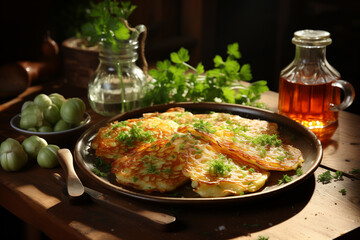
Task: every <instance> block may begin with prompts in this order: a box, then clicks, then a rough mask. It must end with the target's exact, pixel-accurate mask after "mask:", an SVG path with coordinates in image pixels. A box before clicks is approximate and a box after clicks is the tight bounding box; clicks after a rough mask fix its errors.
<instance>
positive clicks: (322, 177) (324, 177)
mask: <svg viewBox="0 0 360 240" xmlns="http://www.w3.org/2000/svg"><path fill="white" fill-rule="evenodd" d="M332 178H333V176H332V175H331V173H330V171H326V172H324V173H322V174H319V176H318V177H317V181H318V182H322V183H323V184H327V183H330V182H331V180H332Z"/></svg>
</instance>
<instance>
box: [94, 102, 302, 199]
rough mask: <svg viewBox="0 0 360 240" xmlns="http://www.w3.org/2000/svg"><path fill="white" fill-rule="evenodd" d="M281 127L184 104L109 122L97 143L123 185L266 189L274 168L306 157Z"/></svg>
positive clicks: (204, 191)
mask: <svg viewBox="0 0 360 240" xmlns="http://www.w3.org/2000/svg"><path fill="white" fill-rule="evenodd" d="M277 128H278V126H277V124H276V123H270V122H267V121H264V120H252V119H247V118H242V117H240V116H237V115H232V114H227V113H209V114H193V113H191V112H187V111H185V110H184V109H183V108H171V109H169V110H168V111H166V112H163V113H158V112H155V113H145V114H143V118H139V119H129V120H126V121H121V122H113V123H109V124H108V125H107V126H106V127H103V128H101V129H99V131H98V133H97V135H96V136H95V138H94V139H93V141H92V144H91V147H92V148H93V149H94V150H95V155H96V156H97V157H101V158H102V159H104V161H106V162H108V163H110V164H111V169H112V170H111V172H112V173H113V174H114V175H115V177H116V181H117V182H118V183H120V184H122V185H126V186H129V187H132V188H134V189H137V190H142V191H146V192H154V191H155V192H169V191H173V190H175V189H176V188H178V187H179V186H181V185H184V184H185V183H187V182H191V187H192V188H193V190H194V191H195V192H196V193H198V194H199V196H201V197H222V196H228V195H241V194H244V193H247V192H255V191H258V190H259V189H261V188H262V187H263V186H264V185H265V183H266V181H267V179H268V178H269V176H270V171H269V170H273V171H289V170H296V169H297V168H298V167H299V166H301V164H302V162H303V161H304V160H303V157H302V155H301V152H300V150H299V149H296V148H294V147H293V146H291V145H287V144H284V143H283V142H282V141H281V139H280V138H279V136H278V130H277Z"/></svg>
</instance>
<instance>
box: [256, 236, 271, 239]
mask: <svg viewBox="0 0 360 240" xmlns="http://www.w3.org/2000/svg"><path fill="white" fill-rule="evenodd" d="M257 240H269V237H267V236H261V235H260V236H259V237H258V239H257Z"/></svg>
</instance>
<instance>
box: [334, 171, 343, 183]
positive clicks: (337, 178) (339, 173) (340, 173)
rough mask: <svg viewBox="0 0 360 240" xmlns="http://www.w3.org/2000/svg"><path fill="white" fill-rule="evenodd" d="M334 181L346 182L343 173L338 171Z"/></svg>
mask: <svg viewBox="0 0 360 240" xmlns="http://www.w3.org/2000/svg"><path fill="white" fill-rule="evenodd" d="M334 179H336V180H338V181H342V180H344V179H343V172H341V171H336V172H335V176H334Z"/></svg>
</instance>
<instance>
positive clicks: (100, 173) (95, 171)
mask: <svg viewBox="0 0 360 240" xmlns="http://www.w3.org/2000/svg"><path fill="white" fill-rule="evenodd" d="M91 171H92V172H93V173H95V174H96V175H97V176H99V177H104V178H107V177H108V174H107V173H104V172H102V171H100V170H99V169H97V168H93V169H91Z"/></svg>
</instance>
